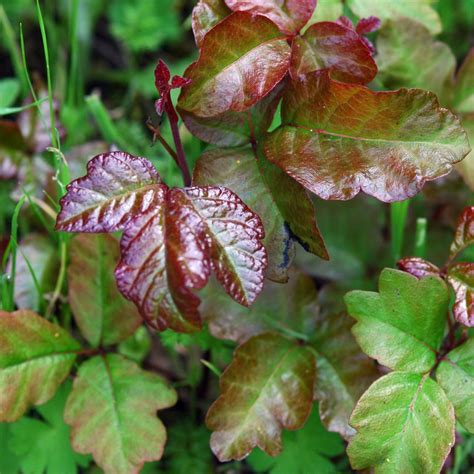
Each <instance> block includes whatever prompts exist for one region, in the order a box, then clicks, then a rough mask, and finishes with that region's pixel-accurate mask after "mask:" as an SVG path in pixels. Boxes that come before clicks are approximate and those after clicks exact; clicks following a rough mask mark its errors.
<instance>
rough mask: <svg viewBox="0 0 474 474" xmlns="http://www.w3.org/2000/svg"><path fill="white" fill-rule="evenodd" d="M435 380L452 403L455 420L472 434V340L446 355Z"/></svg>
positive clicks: (473, 399)
mask: <svg viewBox="0 0 474 474" xmlns="http://www.w3.org/2000/svg"><path fill="white" fill-rule="evenodd" d="M436 380H437V381H438V383H439V384H440V385H441V387H443V389H444V391H445V392H446V394H447V396H448V398H449V399H450V400H451V402H452V403H453V405H454V409H455V410H456V417H457V419H458V420H459V421H460V422H461V423H462V424H463V425H464V427H465V428H466V429H467V430H468V431H470V432H471V433H474V338H472V337H471V338H470V339H468V340H467V341H466V342H465V343H464V344H463V345H462V346H459V347H457V348H456V349H454V350H453V351H451V352H450V353H449V354H447V355H446V357H445V358H444V359H443V360H442V361H441V364H439V367H438V369H437V370H436Z"/></svg>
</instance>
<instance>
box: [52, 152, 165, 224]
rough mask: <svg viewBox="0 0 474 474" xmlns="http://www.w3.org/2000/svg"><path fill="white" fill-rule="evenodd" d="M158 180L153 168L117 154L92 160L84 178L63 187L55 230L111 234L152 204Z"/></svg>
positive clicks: (144, 162)
mask: <svg viewBox="0 0 474 474" xmlns="http://www.w3.org/2000/svg"><path fill="white" fill-rule="evenodd" d="M159 182H160V177H159V175H158V173H157V171H156V170H155V168H154V167H153V165H152V164H151V163H150V162H149V161H147V160H145V159H144V158H139V157H136V156H132V155H129V154H128V153H123V152H120V151H114V152H111V153H104V154H102V155H97V156H96V157H94V158H93V159H92V160H91V161H90V162H89V163H88V165H87V175H86V176H84V177H83V178H79V179H77V180H75V181H73V182H72V183H71V184H69V185H68V186H67V194H66V195H65V196H64V197H63V198H62V199H61V212H60V213H59V216H58V219H57V222H56V229H57V230H62V231H68V232H115V231H118V230H122V229H124V228H125V226H126V225H127V223H128V222H129V221H130V219H131V218H132V217H133V216H134V215H136V214H139V213H142V212H146V211H147V210H148V209H149V207H150V205H151V204H152V201H153V197H154V194H155V188H156V185H157V183H159Z"/></svg>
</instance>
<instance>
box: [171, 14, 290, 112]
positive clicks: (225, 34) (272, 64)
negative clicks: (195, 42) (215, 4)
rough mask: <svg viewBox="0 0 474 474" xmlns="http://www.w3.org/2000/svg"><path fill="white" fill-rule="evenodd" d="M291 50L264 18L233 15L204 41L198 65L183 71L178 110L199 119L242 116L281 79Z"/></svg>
mask: <svg viewBox="0 0 474 474" xmlns="http://www.w3.org/2000/svg"><path fill="white" fill-rule="evenodd" d="M289 62H290V47H289V46H288V44H287V42H286V39H285V37H284V36H282V35H281V33H280V32H279V31H278V28H277V27H276V26H275V25H274V24H273V23H272V22H271V21H270V20H268V19H267V18H265V17H262V16H254V15H251V14H250V13H241V12H237V13H233V14H232V15H230V16H229V17H227V18H226V19H225V20H223V21H222V22H220V23H219V24H218V25H216V26H215V27H214V28H213V29H212V30H211V31H210V32H209V33H208V34H207V35H206V37H205V39H204V42H203V44H202V48H201V54H200V56H199V59H198V61H197V62H196V63H194V64H192V65H191V66H190V67H189V68H188V69H187V70H186V72H185V73H184V75H185V77H186V78H188V79H190V80H191V84H190V85H189V86H187V87H185V88H183V90H182V93H181V95H180V98H179V106H180V108H181V109H184V110H186V111H188V112H191V113H193V114H195V115H197V116H200V117H212V116H215V115H219V114H222V113H224V112H227V111H234V112H242V111H244V110H246V109H248V108H250V107H251V106H252V105H254V104H256V103H257V102H258V101H259V100H261V99H262V98H263V97H265V96H266V95H267V94H268V93H269V92H270V91H271V90H272V89H273V88H274V87H275V86H276V85H277V84H278V83H279V82H280V81H281V80H282V79H283V77H284V76H285V74H286V73H287V71H288V67H289Z"/></svg>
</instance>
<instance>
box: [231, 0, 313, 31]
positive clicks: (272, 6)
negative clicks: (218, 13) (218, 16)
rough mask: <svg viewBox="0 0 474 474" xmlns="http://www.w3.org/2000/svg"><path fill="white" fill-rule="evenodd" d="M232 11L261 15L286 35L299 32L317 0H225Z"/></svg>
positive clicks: (310, 14) (309, 16)
mask: <svg viewBox="0 0 474 474" xmlns="http://www.w3.org/2000/svg"><path fill="white" fill-rule="evenodd" d="M225 2H226V3H227V5H228V7H229V8H230V9H231V10H233V11H236V12H237V11H240V12H250V13H253V14H255V15H263V16H266V17H267V18H269V19H270V20H272V21H273V23H275V24H276V25H277V26H278V28H280V30H281V31H282V33H285V34H287V35H294V34H297V33H299V31H300V30H301V28H303V26H304V25H306V23H308V21H309V19H310V18H311V16H312V15H313V12H314V9H315V7H316V2H317V0H225Z"/></svg>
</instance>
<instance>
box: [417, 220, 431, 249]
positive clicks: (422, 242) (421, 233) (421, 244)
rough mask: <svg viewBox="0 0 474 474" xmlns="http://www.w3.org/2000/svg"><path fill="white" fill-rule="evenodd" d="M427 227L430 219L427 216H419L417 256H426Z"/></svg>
mask: <svg viewBox="0 0 474 474" xmlns="http://www.w3.org/2000/svg"><path fill="white" fill-rule="evenodd" d="M427 227H428V220H427V219H426V218H425V217H419V218H418V219H417V220H416V234H415V257H420V258H424V257H425V254H426V230H427Z"/></svg>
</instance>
